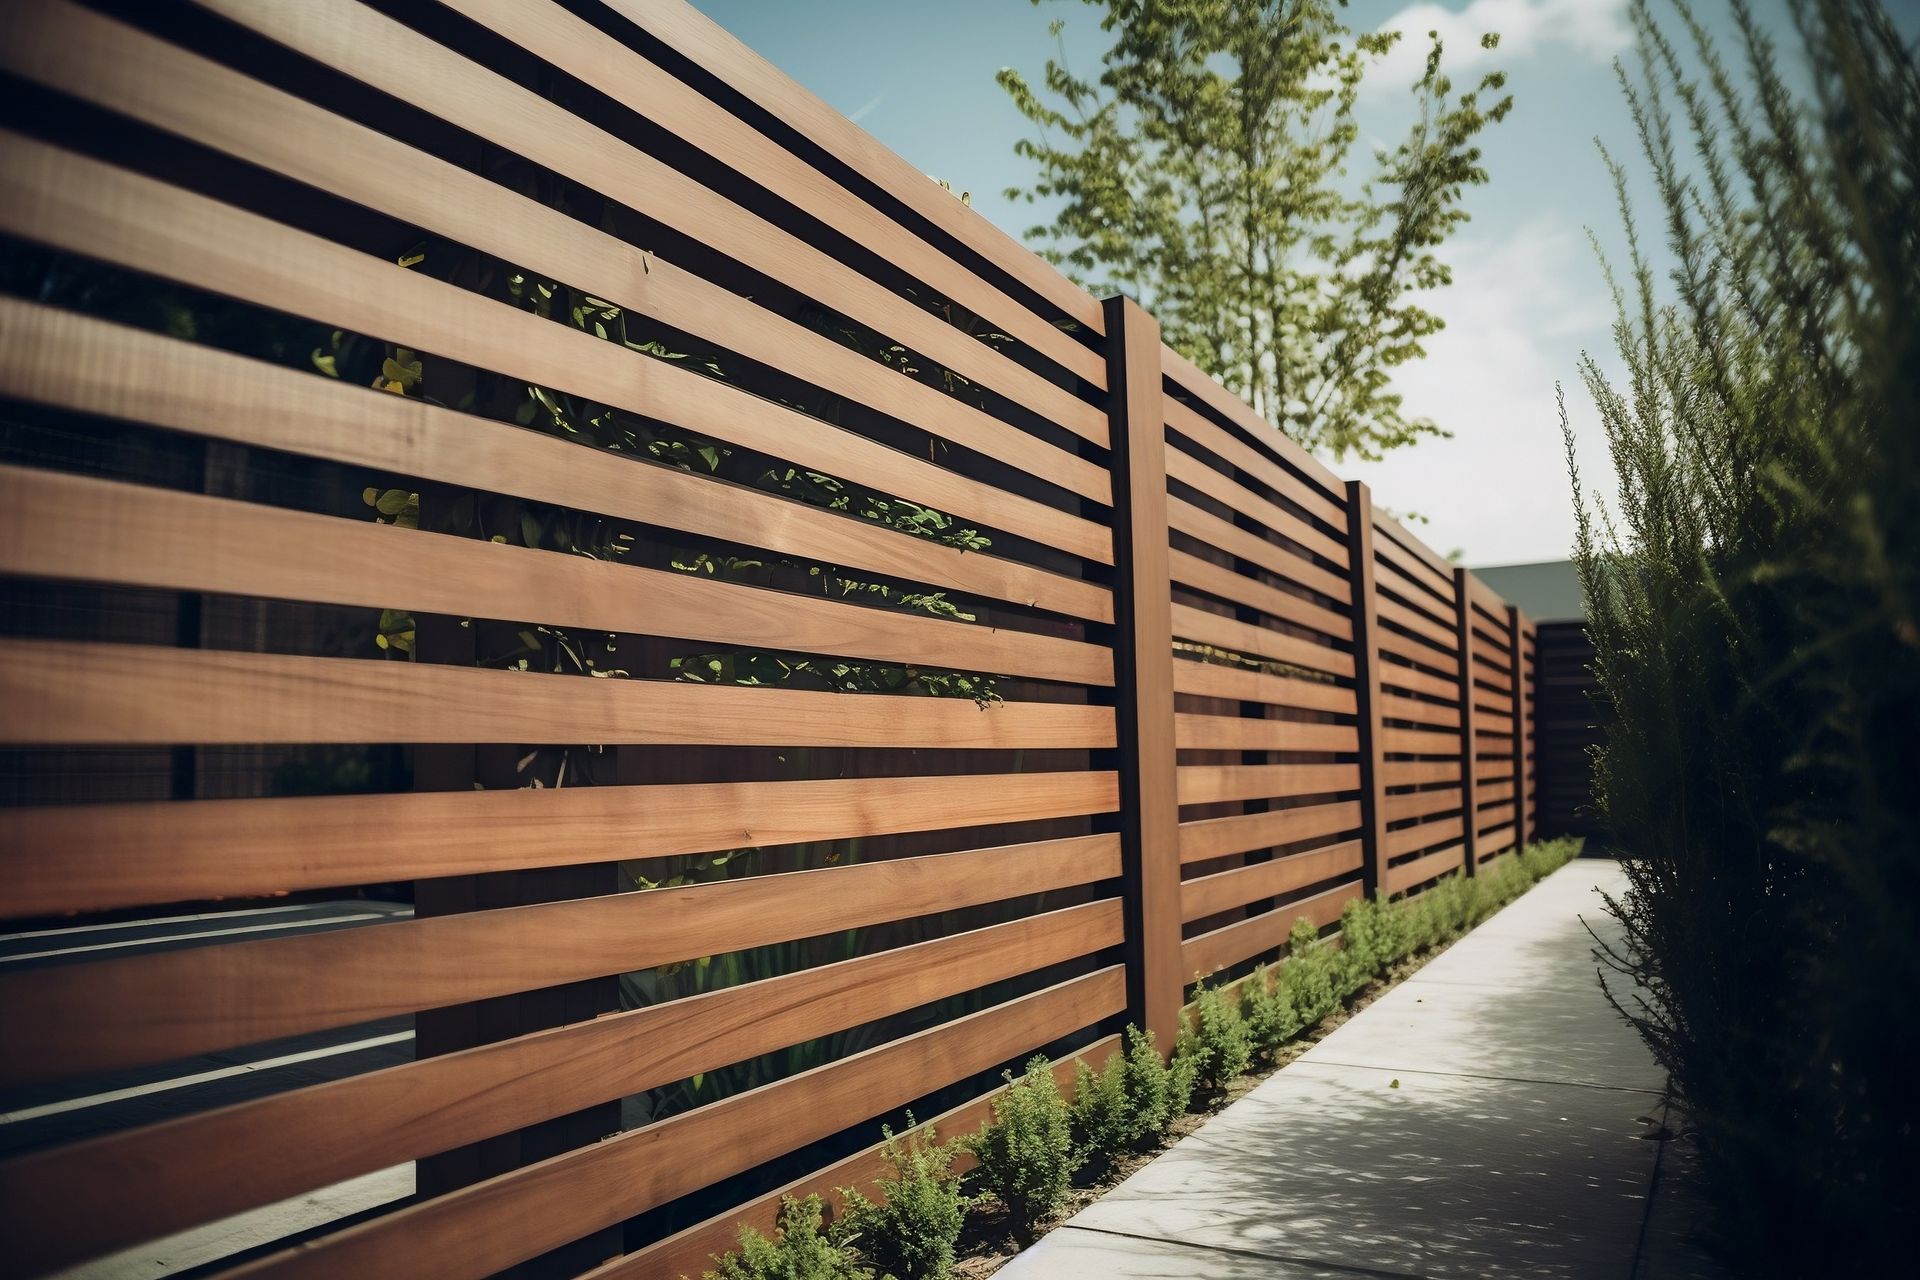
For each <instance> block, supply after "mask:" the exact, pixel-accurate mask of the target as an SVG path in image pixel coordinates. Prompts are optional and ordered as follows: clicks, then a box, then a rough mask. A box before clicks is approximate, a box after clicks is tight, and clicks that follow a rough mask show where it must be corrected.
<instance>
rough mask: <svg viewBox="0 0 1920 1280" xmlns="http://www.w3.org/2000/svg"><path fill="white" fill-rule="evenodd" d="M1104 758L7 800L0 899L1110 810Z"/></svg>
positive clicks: (480, 869) (56, 898)
mask: <svg viewBox="0 0 1920 1280" xmlns="http://www.w3.org/2000/svg"><path fill="white" fill-rule="evenodd" d="M1118 806H1119V784H1118V782H1117V780H1116V779H1115V776H1114V774H1113V773H1111V772H1088V773H1027V774H985V775H979V776H968V775H956V776H952V777H897V778H846V779H840V778H835V779H825V780H820V781H803V782H713V783H688V784H681V785H661V786H645V787H632V786H620V787H560V788H519V789H514V790H505V791H452V792H419V793H412V794H397V795H362V796H295V797H281V798H272V799H259V800H196V801H192V802H190V803H184V802H178V801H160V802H157V803H137V804H113V805H53V806H47V807H36V808H16V809H11V810H9V811H8V813H7V820H6V821H5V822H4V823H0V885H4V888H0V916H15V917H21V916H42V915H57V914H59V913H62V912H70V911H104V910H109V909H112V908H116V907H130V906H138V905H142V904H149V903H169V902H187V901H194V900H200V899H213V898H222V897H238V898H244V897H249V896H254V895H259V894H270V893H285V892H288V891H298V890H302V889H316V888H330V887H334V886H345V885H359V884H377V883H380V882H382V881H386V880H426V879H434V878H439V877H444V876H462V875H482V874H486V873H489V872H498V871H517V870H526V869H530V868H538V867H560V866H574V865H577V864H581V863H589V862H614V861H621V860H629V859H635V860H644V859H648V858H662V857H669V856H673V855H678V854H688V853H709V852H717V851H721V850H727V849H742V848H754V847H774V846H778V845H784V844H798V843H801V842H804V841H816V840H842V839H858V838H862V837H870V836H884V835H894V834H898V833H901V832H906V831H938V830H942V829H949V828H954V827H967V826H982V827H990V826H994V825H996V824H1002V823H1013V822H1034V821H1042V820H1045V819H1049V818H1063V817H1077V816H1081V815H1086V814H1099V813H1110V812H1112V811H1113V810H1114V809H1116V808H1117V807H1118Z"/></svg>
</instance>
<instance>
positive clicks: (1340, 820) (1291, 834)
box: [1180, 800, 1360, 864]
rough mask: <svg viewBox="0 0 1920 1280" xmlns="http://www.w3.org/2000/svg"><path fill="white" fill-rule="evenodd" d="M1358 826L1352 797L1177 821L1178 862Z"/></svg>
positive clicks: (1296, 840) (1295, 842)
mask: <svg viewBox="0 0 1920 1280" xmlns="http://www.w3.org/2000/svg"><path fill="white" fill-rule="evenodd" d="M1359 826H1360V805H1359V803H1358V802H1357V801H1351V800H1349V801H1342V802H1339V803H1335V804H1312V805H1298V806H1295V807H1293V808H1290V809H1272V810H1268V811H1267V812H1265V813H1241V814H1234V815H1232V816H1230V817H1225V818H1203V819H1199V820H1197V821H1192V822H1183V823H1181V824H1180V861H1181V863H1182V864H1188V863H1194V862H1205V861H1207V860H1208V859H1210V858H1220V857H1225V856H1226V855H1228V854H1233V853H1251V852H1253V851H1255V850H1259V849H1271V848H1273V847H1275V846H1276V845H1283V844H1297V843H1299V842H1301V841H1303V840H1314V839H1318V838H1320V837H1322V836H1330V835H1339V834H1342V833H1344V832H1349V831H1354V830H1356V829H1358V828H1359Z"/></svg>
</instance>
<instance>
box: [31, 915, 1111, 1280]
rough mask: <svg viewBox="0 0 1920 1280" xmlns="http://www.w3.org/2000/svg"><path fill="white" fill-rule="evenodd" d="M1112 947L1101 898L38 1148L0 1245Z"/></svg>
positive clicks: (167, 1213)
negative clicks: (4, 1241)
mask: <svg viewBox="0 0 1920 1280" xmlns="http://www.w3.org/2000/svg"><path fill="white" fill-rule="evenodd" d="M1119 941H1120V904H1119V903H1118V901H1117V900H1113V899H1108V900H1106V901H1102V902H1092V903H1087V904H1085V905H1083V906H1077V907H1068V908H1066V909H1064V910H1061V911H1055V912H1049V913H1046V914H1044V915H1039V916H1033V917H1029V918H1027V919H1023V920H1016V921H1012V922H1009V923H1007V924H1001V925H994V926H991V927H989V928H985V929H978V930H974V931H972V932H969V933H961V934H955V935H952V936H949V937H945V938H938V939H935V940H933V941H929V942H922V943H918V944H915V945H912V946H906V947H900V948H896V949H894V950H890V951H881V952H876V953H874V954H872V955H865V956H860V957H857V958H855V959H851V960H843V961H839V962H837V963H833V964H826V965H821V966H818V967H816V968H811V969H802V970H799V971H797V972H793V973H789V974H784V975H782V976H780V977H775V978H769V979H767V980H765V981H761V982H755V983H748V984H745V985H742V986H736V987H728V988H723V989H721V990H717V991H711V992H706V993H704V994H701V995H695V996H689V997H686V998H684V999H680V1000H673V1001H669V1002H667V1003H664V1004H658V1005H650V1006H648V1007H645V1008H641V1009H634V1010H631V1011H628V1012H624V1013H615V1014H611V1015H608V1016H605V1017H601V1018H597V1019H594V1020H592V1021H589V1022H582V1023H575V1024H572V1025H569V1026H565V1027H560V1028H557V1029H555V1030H551V1031H541V1032H536V1033H534V1034H532V1035H526V1036H521V1037H518V1038H515V1039H512V1040H506V1041H502V1042H499V1043H495V1044H488V1045H482V1046H480V1047H477V1048H473V1049H465V1050H461V1051H458V1052H455V1053H450V1054H445V1055H441V1056H438V1057H431V1058H423V1059H420V1060H418V1061H415V1062H411V1063H408V1064H406V1065H403V1066H398V1067H393V1068H390V1069H387V1070H384V1071H374V1072H369V1073H367V1074H364V1075H359V1076H352V1077H349V1078H346V1079H342V1080H336V1081H332V1082H330V1083H327V1084H321V1085H315V1086H312V1087H309V1088H300V1089H292V1090H289V1091H287V1092H283V1093H277V1094H273V1095H270V1096H267V1097H263V1098H259V1099H255V1100H253V1101H249V1102H242V1103H238V1104H235V1105H232V1106H226V1107H221V1108H218V1109H215V1110H213V1111H209V1112H202V1113H200V1114H196V1115H192V1116H188V1117H185V1118H182V1119H178V1120H173V1121H169V1122H166V1123H162V1124H157V1125H150V1126H147V1127H144V1128H137V1129H131V1130H126V1131H123V1132H118V1133H111V1134H106V1135H103V1136H101V1137H98V1138H94V1139H91V1140H88V1141H84V1142H79V1143H74V1144H71V1145H68V1146H64V1147H55V1148H52V1149H50V1150H46V1151H40V1152H35V1153H33V1154H31V1155H27V1156H23V1157H19V1158H16V1159H13V1160H9V1161H5V1162H3V1163H0V1231H4V1232H5V1234H6V1236H7V1240H8V1243H9V1247H10V1251H11V1257H12V1263H13V1265H15V1266H19V1267H21V1268H22V1269H23V1270H25V1271H27V1272H39V1271H42V1270H52V1269H54V1268H57V1267H61V1266H66V1265H70V1264H72V1263H75V1262H78V1261H81V1260H83V1259H85V1258H88V1257H94V1256H98V1255H100V1254H104V1253H110V1252H113V1251H114V1250H116V1249H118V1248H121V1247H124V1246H128V1245H132V1244H136V1243H139V1242H140V1241H142V1240H150V1239H155V1238H158V1237H160V1236H163V1235H167V1234H169V1233H171V1232H175V1231H180V1230H184V1229H186V1228H188V1227H192V1226H195V1225H198V1224H199V1223H203V1222H209V1221H212V1220H214V1219H216V1218H221V1217H225V1216H227V1215H230V1214H234V1213H239V1212H242V1211H244V1210H246V1209H251V1208H254V1207H256V1206H259V1205H263V1204H270V1203H272V1202H274V1201H276V1200H280V1199H284V1198H286V1197H288V1196H293V1195H298V1194H300V1193H301V1192H304V1191H310V1190H313V1189H315V1188H318V1187H325V1186H330V1185H332V1184H333V1183H335V1182H339V1181H342V1180H344V1179H346V1178H350V1177H354V1176H357V1175H359V1174H362V1173H367V1172H370V1171H373V1170H376V1169H384V1168H386V1167H388V1166H389V1165H393V1164H398V1163H401V1162H403V1161H407V1160H415V1159H419V1158H421V1157H423V1156H427V1155H431V1154H433V1153H435V1152H439V1151H445V1150H448V1149H450V1148H452V1147H456V1146H460V1145H463V1144H465V1143H470V1142H475V1141H478V1140H480V1139H482V1138H486V1137H489V1136H491V1135H494V1134H497V1133H504V1132H507V1131H509V1130H513V1129H517V1128H522V1127H525V1126H527V1125H531V1124H535V1123H538V1122H539V1121H542V1120H547V1119H551V1118H553V1117H555V1116H559V1115H564V1114H566V1113H568V1112H571V1111H575V1110H579V1109H581V1108H583V1107H587V1106H591V1105H593V1104H595V1103H599V1102H604V1101H608V1100H610V1099H615V1098H620V1097H623V1096H626V1095H629V1094H636V1093H641V1092H644V1091H646V1090H648V1089H653V1088H657V1087H659V1086H661V1085H666V1084H671V1083H673V1082H674V1081H677V1080H683V1079H686V1078H687V1077H689V1076H692V1075H696V1074H698V1073H700V1072H703V1071H711V1070H716V1069H718V1068H720V1067H724V1066H726V1065H728V1064H730V1063H734V1062H742V1061H746V1060H748V1059H750V1058H754V1057H757V1056H759V1055H761V1054H764V1053H770V1052H772V1051H774V1050H776V1049H781V1048H784V1047H786V1046H788V1045H792V1044H799V1043H801V1042H803V1041H806V1040H811V1039H813V1038H815V1037H818V1036H823V1035H828V1034H831V1033H833V1032H835V1031H840V1030H844V1029H845V1028H847V1027H852V1026H859V1025H861V1024H863V1023H867V1022H871V1021H875V1020H877V1019H880V1018H883V1017H887V1016H889V1015H892V1014H897V1013H901V1012H904V1011H906V1010H908V1009H912V1008H916V1007H918V1006H920V1005H922V1004H928V1003H931V1002H933V1001H935V1000H940V999H943V998H946V997H949V996H952V995H956V994H959V993H961V992H965V991H970V990H973V989H975V988H977V987H981V986H985V985H987V984H989V983H992V982H997V981H1001V980H1003V979H1007V978H1012V977H1015V976H1018V975H1020V974H1023V973H1028V972H1031V971H1033V970H1036V969H1041V968H1044V967H1046V966H1048V965H1052V964H1058V963H1060V962H1063V961H1066V960H1069V959H1072V958H1074V957H1076V956H1081V955H1086V954H1088V953H1089V952H1093V951H1098V950H1101V949H1103V948H1106V947H1110V946H1116V945H1118V943H1119Z"/></svg>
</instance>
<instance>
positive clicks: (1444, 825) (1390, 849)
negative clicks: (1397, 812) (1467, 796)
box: [1386, 817, 1467, 858]
mask: <svg viewBox="0 0 1920 1280" xmlns="http://www.w3.org/2000/svg"><path fill="white" fill-rule="evenodd" d="M1466 833H1467V823H1466V821H1465V819H1463V818H1461V817H1452V818H1438V819H1435V820H1433V821H1429V822H1421V823H1416V824H1415V825H1413V826H1410V827H1397V828H1395V829H1394V830H1392V831H1389V832H1387V843H1386V850H1387V856H1388V857H1389V858H1398V857H1402V856H1404V855H1406V854H1409V853H1412V852H1414V851H1415V850H1417V849H1425V848H1427V847H1429V846H1430V845H1435V844H1438V843H1439V842H1440V841H1442V840H1459V839H1462V838H1463V837H1464V836H1465V835H1466Z"/></svg>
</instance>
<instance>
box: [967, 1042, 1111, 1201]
mask: <svg viewBox="0 0 1920 1280" xmlns="http://www.w3.org/2000/svg"><path fill="white" fill-rule="evenodd" d="M1081 1065H1082V1067H1083V1068H1084V1066H1085V1064H1084V1063H1082V1064H1081ZM966 1147H967V1150H969V1151H971V1152H972V1153H973V1157H974V1159H975V1160H977V1161H979V1167H978V1168H977V1169H976V1170H975V1172H974V1175H973V1176H974V1178H975V1179H976V1180H977V1181H978V1182H979V1183H980V1184H981V1185H982V1186H984V1187H985V1188H986V1189H987V1190H988V1191H990V1192H992V1193H993V1195H994V1197H995V1198H996V1199H998V1200H999V1201H1000V1203H1001V1204H1003V1205H1005V1206H1006V1208H1007V1212H1008V1213H1009V1214H1011V1215H1012V1216H1013V1220H1014V1224H1015V1227H1016V1229H1017V1230H1018V1231H1019V1232H1020V1234H1021V1235H1022V1236H1023V1237H1025V1238H1031V1237H1032V1234H1033V1229H1034V1228H1035V1227H1037V1226H1039V1225H1040V1224H1041V1223H1042V1222H1044V1221H1046V1220H1047V1219H1048V1218H1050V1217H1052V1216H1053V1215H1054V1214H1055V1213H1056V1212H1058V1211H1059V1208H1060V1205H1061V1202H1062V1201H1063V1200H1064V1199H1065V1198H1066V1194H1067V1187H1068V1185H1069V1184H1070V1183H1071V1182H1072V1180H1073V1174H1074V1171H1075V1170H1076V1169H1078V1168H1079V1167H1080V1165H1081V1163H1082V1161H1083V1159H1084V1157H1082V1156H1081V1155H1079V1154H1078V1153H1076V1152H1075V1150H1074V1144H1073V1132H1072V1125H1071V1123H1070V1121H1069V1119H1068V1114H1067V1104H1066V1101H1065V1099H1063V1098H1061V1096H1060V1088H1059V1086H1058V1085H1057V1084H1056V1083H1055V1082H1054V1078H1053V1069H1052V1068H1051V1067H1049V1066H1048V1065H1047V1060H1046V1059H1045V1058H1035V1059H1033V1060H1032V1061H1031V1062H1029V1063H1027V1069H1026V1073H1025V1074H1024V1075H1021V1076H1019V1077H1017V1078H1016V1077H1015V1076H1014V1074H1013V1073H1012V1072H1008V1073H1007V1088H1006V1091H1005V1092H1004V1093H1002V1094H1001V1095H1000V1097H999V1098H998V1099H997V1100H996V1101H995V1102H994V1104H993V1122H992V1123H991V1124H986V1125H982V1126H981V1128H980V1132H979V1133H977V1134H975V1135H974V1136H973V1137H971V1138H969V1139H967V1141H966Z"/></svg>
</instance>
